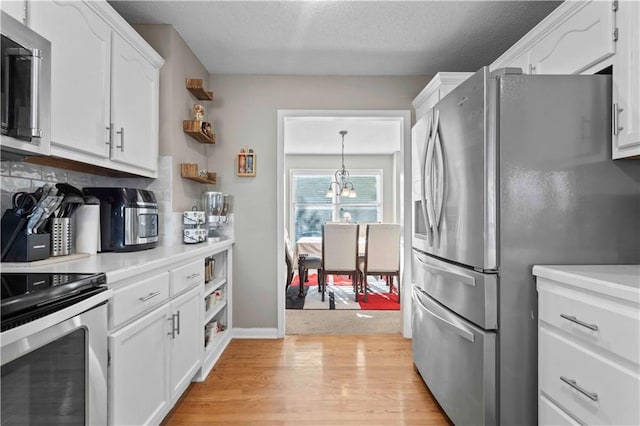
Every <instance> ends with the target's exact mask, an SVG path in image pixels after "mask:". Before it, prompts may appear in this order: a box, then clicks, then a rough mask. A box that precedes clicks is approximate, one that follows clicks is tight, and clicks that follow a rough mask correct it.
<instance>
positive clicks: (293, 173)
mask: <svg viewBox="0 0 640 426" xmlns="http://www.w3.org/2000/svg"><path fill="white" fill-rule="evenodd" d="M349 174H350V177H356V176H375V177H377V178H378V185H377V188H376V198H377V202H376V204H377V205H376V206H375V207H376V217H377V221H378V222H384V198H383V197H384V170H383V169H349ZM304 175H307V176H309V175H328V176H330V177H331V181H333V180H334V176H335V170H334V169H290V170H289V182H288V195H289V235H290V236H291V237H292V238H293V239H294V240H292V243H294V244H295V238H296V235H295V210H296V207H297V206H300V205H309V206H330V207H331V210H332V213H331V217H332V219H331V220H332V221H342V217H340V207H341V206H342V207H344V206H345V204H340V203H339V198H340V197H339V195H336V194H334V196H333V197H332V201H331V203H328V204H326V205H322V204H315V203H304V204H303V203H300V204H299V203H296V202H295V184H294V180H295V178H296V177H297V176H304ZM356 191H358V188H356ZM356 198H357V197H356ZM346 206H348V207H372V206H373V203H362V204H357V203H350V204H347V205H346Z"/></svg>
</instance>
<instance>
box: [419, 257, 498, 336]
mask: <svg viewBox="0 0 640 426" xmlns="http://www.w3.org/2000/svg"><path fill="white" fill-rule="evenodd" d="M412 262H413V265H412V280H413V282H414V283H415V285H416V286H418V287H419V288H420V289H422V291H424V292H425V293H427V294H428V295H429V296H431V297H432V298H434V299H436V300H437V301H438V302H440V303H442V304H443V305H445V306H446V307H447V308H449V309H451V310H452V311H454V312H456V313H457V314H459V315H461V316H462V317H464V318H466V319H468V320H469V321H471V322H473V323H474V324H477V325H479V326H480V327H482V328H483V329H485V330H495V329H497V328H498V313H497V312H498V296H497V292H498V275H497V274H483V273H479V272H476V271H474V270H472V269H468V268H462V267H460V266H458V265H454V264H452V263H449V262H444V261H441V260H438V259H436V258H434V257H432V256H427V255H425V254H422V253H420V252H418V251H416V250H413V260H412Z"/></svg>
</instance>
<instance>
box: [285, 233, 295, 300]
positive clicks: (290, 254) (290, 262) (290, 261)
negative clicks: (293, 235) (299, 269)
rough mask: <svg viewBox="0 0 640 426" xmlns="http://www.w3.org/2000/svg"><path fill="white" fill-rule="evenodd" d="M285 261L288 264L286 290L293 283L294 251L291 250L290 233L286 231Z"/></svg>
mask: <svg viewBox="0 0 640 426" xmlns="http://www.w3.org/2000/svg"><path fill="white" fill-rule="evenodd" d="M284 261H285V263H286V264H287V284H286V286H285V289H287V288H289V286H290V285H291V281H293V273H294V270H293V265H294V261H293V249H292V248H291V241H290V240H289V233H288V232H287V230H286V229H285V230H284Z"/></svg>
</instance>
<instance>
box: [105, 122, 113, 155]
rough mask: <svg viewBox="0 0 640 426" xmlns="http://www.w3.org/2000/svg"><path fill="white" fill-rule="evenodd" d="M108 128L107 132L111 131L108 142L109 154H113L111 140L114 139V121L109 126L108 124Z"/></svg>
mask: <svg viewBox="0 0 640 426" xmlns="http://www.w3.org/2000/svg"><path fill="white" fill-rule="evenodd" d="M106 129H107V132H109V136H107V142H106V144H107V145H109V154H111V142H112V141H113V123H109V126H107V127H106Z"/></svg>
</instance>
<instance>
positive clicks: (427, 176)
mask: <svg viewBox="0 0 640 426" xmlns="http://www.w3.org/2000/svg"><path fill="white" fill-rule="evenodd" d="M439 119H440V113H439V112H438V111H436V113H435V118H434V120H433V124H432V126H431V129H430V132H429V133H430V134H429V143H428V145H427V158H426V161H425V171H424V179H423V180H424V181H425V186H426V188H427V191H426V193H425V204H426V208H427V215H428V218H429V225H430V227H431V229H432V231H433V237H434V241H433V245H434V246H435V245H438V244H439V237H440V236H439V234H438V229H437V224H436V212H435V204H434V202H433V187H434V182H433V157H434V150H435V129H437V128H438V120H439Z"/></svg>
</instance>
